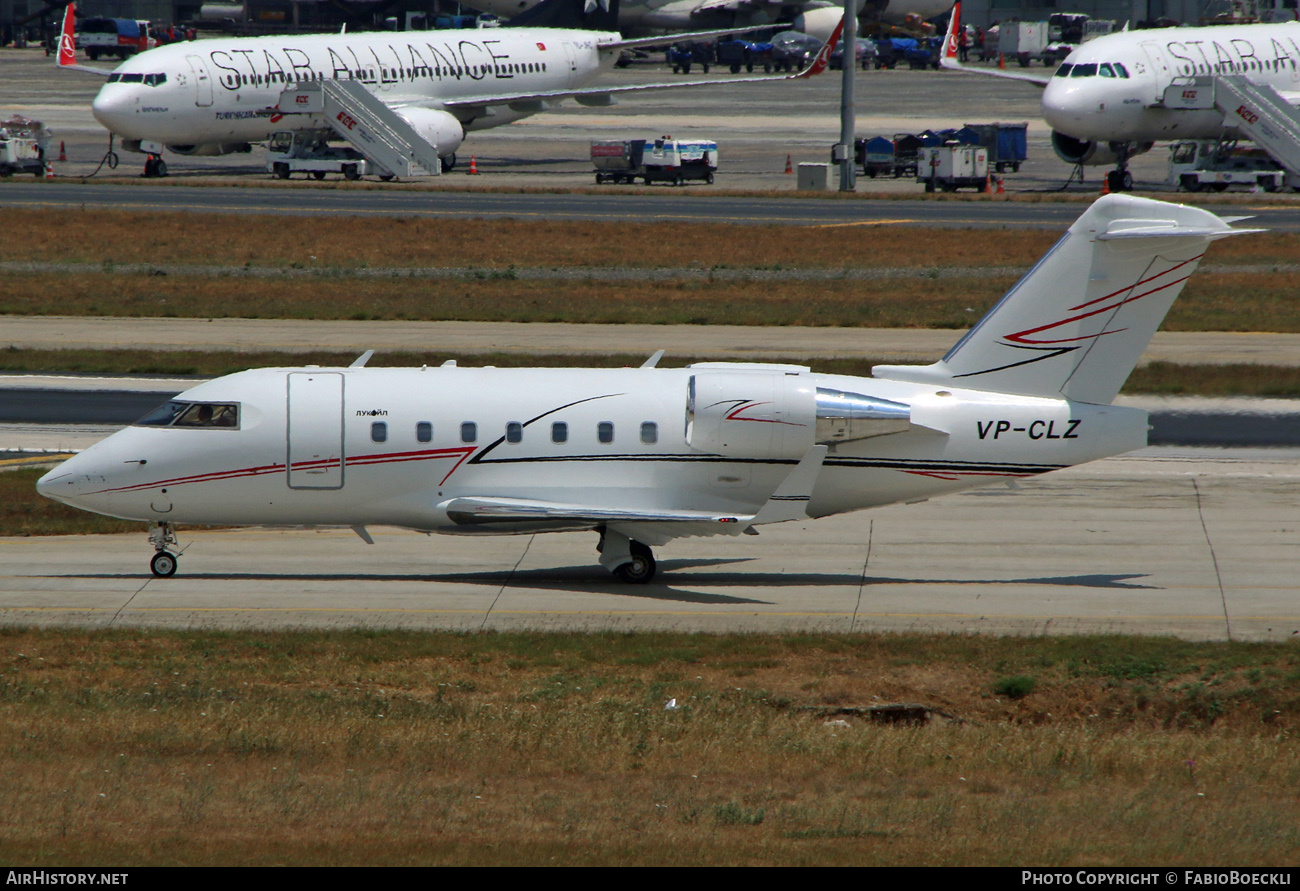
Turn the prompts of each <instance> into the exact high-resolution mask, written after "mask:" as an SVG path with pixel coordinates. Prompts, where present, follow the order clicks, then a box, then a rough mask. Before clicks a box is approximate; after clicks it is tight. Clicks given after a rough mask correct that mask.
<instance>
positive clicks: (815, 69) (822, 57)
mask: <svg viewBox="0 0 1300 891" xmlns="http://www.w3.org/2000/svg"><path fill="white" fill-rule="evenodd" d="M843 30H844V19H840V23H839V24H838V25H836V26H835V30H834V31H833V32H831V39H830V40H828V41H826V42H825V43H824V44H822V48H821V49H820V50H818V51H817V58H815V59H813V63H812V64H811V65H809V66H808V70H806V71H803V72H801V73H800V74H799V75H798V76H799V77H813V76H814V75H818V74H821V73H822V72H823V71H825V70H826V67H827V66H828V65H830V63H831V53H833V52H835V45H836V44H837V43H839V42H840V33H841V32H842V31H843Z"/></svg>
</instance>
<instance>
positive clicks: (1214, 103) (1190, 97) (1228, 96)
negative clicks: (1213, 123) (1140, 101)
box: [1163, 74, 1300, 176]
mask: <svg viewBox="0 0 1300 891" xmlns="http://www.w3.org/2000/svg"><path fill="white" fill-rule="evenodd" d="M1163 104H1164V105H1165V107H1167V108H1179V109H1187V110H1195V109H1208V108H1217V109H1218V110H1219V111H1221V112H1223V124H1224V126H1225V127H1233V128H1236V129H1237V130H1239V131H1240V132H1241V134H1242V135H1243V136H1245V137H1246V138H1247V139H1249V140H1250V141H1251V142H1253V143H1255V145H1257V146H1259V147H1260V148H1262V149H1264V151H1266V152H1268V154H1269V156H1270V157H1272V158H1273V160H1274V161H1276V162H1277V163H1278V164H1280V165H1281V166H1283V167H1285V168H1286V169H1287V170H1288V171H1290V172H1291V173H1292V174H1295V175H1297V176H1300V108H1297V107H1295V106H1293V105H1291V103H1289V102H1287V101H1286V100H1285V99H1283V98H1282V95H1281V94H1280V93H1278V91H1277V90H1275V89H1273V88H1272V87H1271V86H1268V85H1267V84H1257V83H1254V82H1253V81H1251V80H1250V79H1249V78H1247V77H1246V76H1244V75H1241V74H1223V75H1216V76H1214V77H1197V78H1187V79H1185V82H1179V83H1175V84H1173V85H1172V86H1170V87H1168V88H1167V89H1166V90H1165V96H1164V102H1163Z"/></svg>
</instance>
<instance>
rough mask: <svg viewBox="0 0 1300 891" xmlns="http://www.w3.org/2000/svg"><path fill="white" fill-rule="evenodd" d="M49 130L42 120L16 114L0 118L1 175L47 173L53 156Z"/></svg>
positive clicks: (42, 174) (39, 174)
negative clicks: (3, 119) (2, 119)
mask: <svg viewBox="0 0 1300 891" xmlns="http://www.w3.org/2000/svg"><path fill="white" fill-rule="evenodd" d="M50 140H51V136H50V131H49V130H47V129H45V126H44V125H43V124H42V123H41V122H40V121H33V120H31V119H30V118H25V117H23V116H22V115H14V116H13V117H11V118H9V119H8V120H7V121H0V176H12V175H13V174H15V173H34V174H36V175H37V176H44V175H45V169H46V164H47V163H48V161H47V159H48V158H49V155H50Z"/></svg>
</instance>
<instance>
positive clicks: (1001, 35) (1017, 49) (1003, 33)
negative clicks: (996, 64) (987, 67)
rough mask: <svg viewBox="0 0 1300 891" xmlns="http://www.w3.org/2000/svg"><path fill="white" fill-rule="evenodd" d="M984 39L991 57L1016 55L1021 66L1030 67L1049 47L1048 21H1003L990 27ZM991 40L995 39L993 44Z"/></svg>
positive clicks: (1008, 57)
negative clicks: (990, 43) (990, 42)
mask: <svg viewBox="0 0 1300 891" xmlns="http://www.w3.org/2000/svg"><path fill="white" fill-rule="evenodd" d="M984 40H985V46H986V50H985V51H986V52H987V53H989V55H990V58H992V57H997V56H1002V57H1005V58H1007V59H1010V58H1012V57H1014V58H1015V60H1016V61H1017V62H1019V63H1020V67H1021V68H1028V67H1029V63H1030V62H1031V61H1033V60H1034V59H1041V58H1042V57H1043V52H1044V51H1045V50H1046V49H1047V22H1003V23H1002V24H1000V25H998V26H997V28H990V29H989V30H988V33H987V34H986V35H985V38H984ZM989 41H993V43H992V45H991V46H990V45H989Z"/></svg>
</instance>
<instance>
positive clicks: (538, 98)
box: [412, 22, 843, 109]
mask: <svg viewBox="0 0 1300 891" xmlns="http://www.w3.org/2000/svg"><path fill="white" fill-rule="evenodd" d="M750 30H752V29H750ZM842 30H843V23H842V22H841V23H840V24H839V25H837V26H836V28H835V32H834V33H833V34H831V36H830V39H829V40H827V41H826V42H825V43H824V44H822V48H821V50H819V51H818V53H817V56H816V58H814V59H813V60H812V62H810V63H809V64H808V67H806V68H804V70H803V71H800V72H798V73H797V74H780V75H775V76H764V77H730V78H718V79H715V80H688V81H669V82H666V83H657V84H637V85H635V86H626V87H586V88H583V89H580V90H543V91H536V92H529V93H501V94H499V95H496V96H476V97H474V98H473V99H450V100H446V101H442V102H438V103H436V104H437V105H438V107H440V108H446V109H457V108H460V109H469V108H484V107H487V106H489V105H511V104H528V103H541V102H545V101H547V100H548V99H556V100H558V99H577V100H578V101H579V102H581V101H582V99H583V97H591V98H599V99H608V97H610V96H612V95H614V94H617V93H640V92H647V91H653V90H681V89H686V88H690V87H710V86H722V85H723V84H743V83H755V82H757V81H772V82H775V81H778V80H797V79H800V78H807V77H813V76H815V75H818V74H821V73H822V72H823V71H825V70H826V67H827V64H828V63H829V61H830V57H831V52H832V51H833V50H834V49H835V46H836V44H838V43H839V40H840V31H842ZM698 33H700V34H707V33H713V32H698ZM718 33H728V34H734V33H737V32H736V31H735V30H734V29H733V30H731V31H726V32H718ZM687 36H690V35H682V34H678V35H674V37H673V38H672V39H671V40H669V41H668V42H670V43H671V42H673V41H674V40H680V39H682V38H683V37H687ZM651 40H652V41H657V42H664V41H663V38H651ZM638 44H642V41H636V40H632V41H628V40H624V41H619V42H617V43H610V44H607V45H605V46H602V47H601V49H602V50H605V49H609V48H615V49H618V48H623V47H627V46H630V45H638ZM412 104H418V103H412ZM591 104H600V103H595V102H593V103H591Z"/></svg>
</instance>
